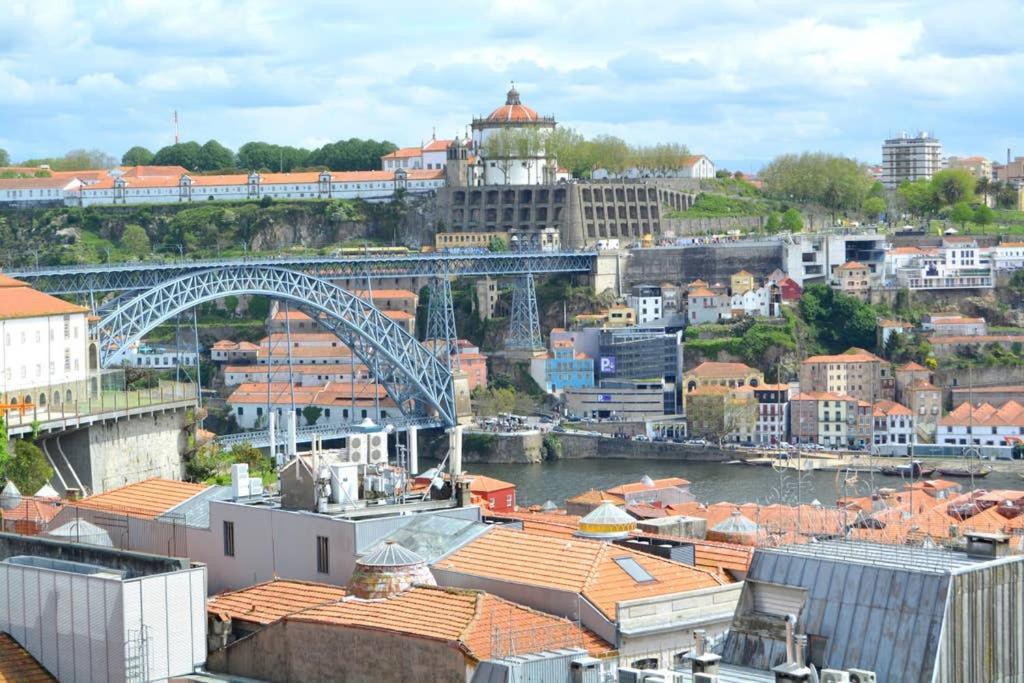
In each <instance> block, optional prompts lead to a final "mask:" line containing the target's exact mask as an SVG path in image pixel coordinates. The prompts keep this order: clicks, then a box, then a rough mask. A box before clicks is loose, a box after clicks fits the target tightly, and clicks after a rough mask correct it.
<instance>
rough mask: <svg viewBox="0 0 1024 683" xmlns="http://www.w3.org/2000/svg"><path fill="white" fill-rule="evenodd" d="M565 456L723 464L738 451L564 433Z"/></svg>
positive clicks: (731, 458)
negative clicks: (722, 462)
mask: <svg viewBox="0 0 1024 683" xmlns="http://www.w3.org/2000/svg"><path fill="white" fill-rule="evenodd" d="M558 439H559V441H561V442H562V457H563V458H572V459H584V458H605V459H609V460H626V459H636V460H679V461H689V462H721V461H724V460H734V459H735V457H736V453H735V451H722V450H719V449H717V448H701V447H693V446H685V445H683V444H676V443H663V442H654V441H627V440H625V439H613V438H608V437H604V436H586V435H582V434H571V433H568V432H561V433H559V434H558Z"/></svg>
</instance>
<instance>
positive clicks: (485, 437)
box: [462, 431, 544, 463]
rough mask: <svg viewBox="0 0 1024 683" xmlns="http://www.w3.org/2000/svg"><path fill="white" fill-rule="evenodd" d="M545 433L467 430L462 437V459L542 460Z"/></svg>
mask: <svg viewBox="0 0 1024 683" xmlns="http://www.w3.org/2000/svg"><path fill="white" fill-rule="evenodd" d="M543 445H544V435H543V434H541V433H540V432H538V431H529V432H521V433H519V434H489V433H485V432H483V433H482V432H465V433H464V434H463V437H462V461H463V462H466V463H470V462H523V463H527V462H541V461H542V460H543V459H544V449H543Z"/></svg>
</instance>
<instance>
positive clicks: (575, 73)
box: [0, 0, 1024, 168]
mask: <svg viewBox="0 0 1024 683" xmlns="http://www.w3.org/2000/svg"><path fill="white" fill-rule="evenodd" d="M1021 74H1024V2H1021V0H990V1H989V2H986V3H984V4H983V5H978V4H977V3H967V2H962V1H954V2H946V1H945V0H934V1H928V2H901V1H899V0H882V1H875V0H859V1H858V2H848V1H847V0H839V1H832V0H819V1H818V2H814V3H808V2H790V1H788V0H780V1H778V2H771V1H768V0H760V1H758V2H755V1H748V0H717V1H716V2H707V3H705V2H699V3H698V2H691V1H689V0H675V1H674V2H665V1H664V0H657V1H655V2H648V1H646V0H630V1H629V2H622V1H621V0H617V1H615V2H606V1H605V0H585V1H581V2H578V1H576V0H549V1H545V2H541V1H535V0H515V1H513V2H505V1H504V0H492V1H491V2H479V1H476V2H461V1H457V0H451V1H449V0H445V1H444V2H434V3H424V2H405V1H404V0H393V1H392V2H388V3H381V5H376V3H371V2H360V3H354V2H341V1H338V0H306V1H300V0H291V1H286V2H282V1H281V0H174V1H173V2H168V1H167V0H154V1H148V0H118V1H116V2H99V1H97V2H90V1H87V0H81V1H78V2H72V1H67V2H63V1H59V0H4V2H3V10H2V12H0V148H4V149H7V150H8V151H9V152H10V155H11V157H12V158H13V159H14V160H20V159H25V158H31V157H42V156H55V155H60V154H63V153H64V152H65V151H67V150H69V149H73V148H90V149H91V148H97V149H101V150H103V151H105V152H108V153H110V154H113V155H115V156H117V157H120V155H121V154H122V153H123V152H124V151H125V150H127V149H128V148H129V147H131V146H133V145H137V144H138V145H143V146H146V147H149V148H150V149H153V150H155V149H158V148H159V147H161V146H163V145H165V144H169V143H171V142H173V140H174V131H173V126H172V123H171V119H172V112H173V111H175V110H177V111H178V112H179V116H180V120H181V137H182V139H183V140H197V141H199V142H200V143H202V142H205V141H206V140H208V139H211V138H214V139H217V140H219V141H220V142H221V143H223V144H225V145H227V146H229V147H231V148H233V149H236V148H237V147H238V146H239V145H241V144H243V143H245V142H248V141H250V140H264V141H267V142H273V143H279V144H291V145H297V146H305V147H315V146H319V145H321V144H323V143H325V142H332V141H335V140H338V139H346V138H349V137H369V138H374V139H387V140H390V141H392V142H394V143H396V144H398V145H400V146H405V145H416V144H419V143H420V142H421V141H423V140H426V139H429V138H430V136H431V134H432V132H433V131H436V135H437V136H438V137H444V138H449V137H452V136H453V135H455V134H461V133H464V132H465V130H466V127H467V125H468V124H469V122H470V120H471V119H472V117H473V116H481V115H486V114H487V113H489V112H490V111H491V110H492V109H494V108H495V107H497V106H499V105H501V104H503V103H504V99H505V92H506V91H507V90H508V87H509V82H510V81H513V80H514V81H515V83H516V87H517V88H518V90H519V91H520V93H521V97H522V100H523V102H524V104H527V105H529V106H531V107H533V108H535V109H537V110H538V111H539V112H541V113H542V114H551V115H554V116H555V117H556V118H557V120H558V121H559V124H560V125H567V126H571V127H573V128H576V129H577V130H579V131H580V132H582V133H584V134H586V135H597V134H612V135H618V136H620V137H622V138H624V139H626V140H627V141H629V142H633V143H655V142H680V143H683V144H686V145H687V146H689V148H690V149H691V150H693V151H694V152H699V153H704V154H707V155H708V156H709V157H711V158H712V159H713V160H715V161H717V162H718V164H719V167H721V166H723V165H726V164H729V163H731V164H733V167H748V168H752V167H756V166H757V165H758V164H759V163H760V162H762V161H767V160H770V159H771V158H773V157H774V156H776V155H778V154H783V153H787V152H801V151H819V150H820V151H826V152H833V153H841V154H845V155H848V156H852V157H855V158H857V159H860V160H862V161H865V162H878V161H879V159H880V156H881V150H880V147H881V142H882V140H883V139H884V138H886V137H889V136H891V135H895V134H898V133H899V132H900V131H901V130H907V131H910V132H916V131H918V130H927V131H930V132H932V133H933V134H934V135H935V136H936V137H938V138H939V139H940V140H941V141H942V142H943V146H944V150H945V153H947V154H951V155H952V154H955V155H974V154H981V155H985V156H988V157H990V158H993V159H996V160H1001V159H1003V158H1005V155H1006V149H1007V148H1008V147H1010V148H1013V150H1014V152H1015V154H1024V107H1022V105H1024V78H1022V77H1021Z"/></svg>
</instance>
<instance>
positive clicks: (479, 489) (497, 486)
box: [463, 474, 516, 494]
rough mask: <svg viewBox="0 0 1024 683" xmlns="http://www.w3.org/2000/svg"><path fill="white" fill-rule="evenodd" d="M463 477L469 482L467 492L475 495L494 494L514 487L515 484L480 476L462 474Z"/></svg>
mask: <svg viewBox="0 0 1024 683" xmlns="http://www.w3.org/2000/svg"><path fill="white" fill-rule="evenodd" d="M463 477H464V478H465V479H466V480H467V481H469V490H470V491H471V492H472V493H477V494H483V493H495V492H497V491H504V490H506V489H514V488H515V487H516V485H515V484H512V483H509V482H507V481H502V480H501V479H495V478H494V477H485V476H484V475H482V474H464V475H463Z"/></svg>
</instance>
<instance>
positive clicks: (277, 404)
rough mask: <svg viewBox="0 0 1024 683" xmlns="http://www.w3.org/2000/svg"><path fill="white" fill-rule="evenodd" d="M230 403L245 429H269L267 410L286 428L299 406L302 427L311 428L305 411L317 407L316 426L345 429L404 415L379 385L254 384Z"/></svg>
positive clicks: (244, 387)
mask: <svg viewBox="0 0 1024 683" xmlns="http://www.w3.org/2000/svg"><path fill="white" fill-rule="evenodd" d="M226 403H227V404H228V407H229V408H230V409H231V414H232V415H234V416H235V423H236V424H237V425H238V426H239V427H241V428H242V429H257V428H264V427H266V426H267V423H268V418H267V410H268V406H269V409H270V410H273V411H274V412H276V413H277V423H278V424H281V425H283V424H285V423H284V421H283V420H285V419H286V416H287V414H288V412H289V411H290V410H291V409H292V406H295V412H296V415H297V417H298V424H299V425H300V426H301V425H305V424H310V423H309V421H308V420H307V419H306V416H305V415H303V412H302V409H303V408H306V407H307V406H315V407H317V408H319V409H320V411H321V412H320V415H319V417H318V418H317V420H316V422H315V423H313V424H318V425H343V424H350V423H352V422H360V421H362V420H363V419H365V418H367V417H368V418H370V419H371V420H373V421H374V422H378V423H382V422H384V421H386V420H387V419H388V418H395V417H398V416H399V415H400V414H401V411H399V409H398V406H397V405H396V404H395V402H394V401H393V400H391V397H389V396H388V395H387V392H386V391H385V390H384V387H382V386H380V385H378V384H370V383H366V382H363V383H356V384H355V385H354V387H353V386H352V385H351V384H348V383H344V382H341V383H334V382H329V383H327V384H325V385H322V386H302V385H295V386H293V385H291V384H289V383H288V382H273V383H271V384H270V385H269V386H268V385H267V384H266V383H265V382H252V383H244V384H241V385H239V387H238V388H237V389H235V391H234V392H232V393H231V395H230V396H228V398H227V401H226Z"/></svg>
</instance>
